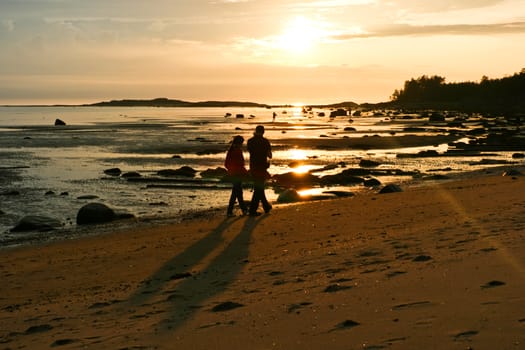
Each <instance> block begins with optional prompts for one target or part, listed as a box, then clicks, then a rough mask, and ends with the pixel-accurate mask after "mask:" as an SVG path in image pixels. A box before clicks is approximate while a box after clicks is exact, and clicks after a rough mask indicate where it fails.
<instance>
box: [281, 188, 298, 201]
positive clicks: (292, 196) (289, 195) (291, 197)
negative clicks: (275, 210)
mask: <svg viewBox="0 0 525 350" xmlns="http://www.w3.org/2000/svg"><path fill="white" fill-rule="evenodd" d="M300 201H301V196H300V195H299V193H298V192H297V191H296V190H294V189H292V188H289V189H287V190H285V191H284V192H282V193H281V194H280V195H279V197H277V203H295V202H300Z"/></svg>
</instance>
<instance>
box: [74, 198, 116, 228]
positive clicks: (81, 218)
mask: <svg viewBox="0 0 525 350" xmlns="http://www.w3.org/2000/svg"><path fill="white" fill-rule="evenodd" d="M116 218H117V214H116V213H115V211H114V210H113V209H111V208H110V207H108V206H107V205H105V204H102V203H89V204H86V205H84V206H83V207H82V208H80V210H79V211H78V213H77V224H78V225H89V224H99V223H104V222H110V221H113V220H115V219H116Z"/></svg>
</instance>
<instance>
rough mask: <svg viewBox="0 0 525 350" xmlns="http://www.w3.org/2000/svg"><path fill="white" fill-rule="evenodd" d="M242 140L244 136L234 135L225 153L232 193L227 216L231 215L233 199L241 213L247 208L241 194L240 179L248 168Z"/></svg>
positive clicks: (225, 163) (245, 176)
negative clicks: (245, 162) (237, 203)
mask: <svg viewBox="0 0 525 350" xmlns="http://www.w3.org/2000/svg"><path fill="white" fill-rule="evenodd" d="M243 142H244V138H243V137H242V136H239V135H237V136H235V137H234V138H233V141H232V144H231V146H230V149H228V153H226V160H225V161H224V166H225V167H226V169H227V170H228V175H229V178H230V181H231V183H232V193H231V195H230V201H229V203H228V210H227V212H226V215H228V216H233V206H234V205H235V201H238V202H239V207H241V210H242V213H243V215H246V214H247V213H248V208H246V204H245V203H244V198H243V195H242V181H243V179H245V178H247V177H248V170H246V168H245V167H244V156H243V155H242V144H243Z"/></svg>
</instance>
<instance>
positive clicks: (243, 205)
mask: <svg viewBox="0 0 525 350" xmlns="http://www.w3.org/2000/svg"><path fill="white" fill-rule="evenodd" d="M237 200H238V201H239V207H241V210H242V213H243V214H245V215H246V214H247V213H248V208H247V207H246V203H244V196H243V193H242V182H239V183H238V187H237Z"/></svg>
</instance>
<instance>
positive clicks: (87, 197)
mask: <svg viewBox="0 0 525 350" xmlns="http://www.w3.org/2000/svg"><path fill="white" fill-rule="evenodd" d="M97 198H98V196H96V195H94V194H86V195H83V196H78V197H77V199H97Z"/></svg>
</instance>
